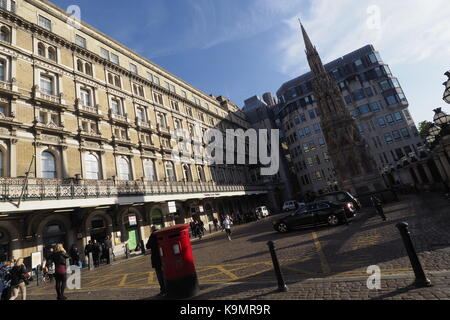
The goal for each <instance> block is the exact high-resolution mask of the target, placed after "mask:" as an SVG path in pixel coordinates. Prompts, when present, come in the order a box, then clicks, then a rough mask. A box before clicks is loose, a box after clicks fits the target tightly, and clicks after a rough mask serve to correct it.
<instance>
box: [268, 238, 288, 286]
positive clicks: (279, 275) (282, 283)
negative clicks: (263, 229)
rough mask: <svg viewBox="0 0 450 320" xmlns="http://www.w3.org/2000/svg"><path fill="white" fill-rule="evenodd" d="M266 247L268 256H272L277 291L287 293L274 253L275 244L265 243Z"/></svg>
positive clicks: (271, 242)
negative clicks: (267, 247)
mask: <svg viewBox="0 0 450 320" xmlns="http://www.w3.org/2000/svg"><path fill="white" fill-rule="evenodd" d="M267 245H268V246H269V250H270V255H271V256H272V262H273V267H274V269H275V274H276V276H277V280H278V291H279V292H287V291H288V288H287V286H286V283H285V282H284V279H283V275H282V274H281V269H280V264H279V262H278V258H277V254H276V252H275V244H274V243H273V241H269V242H267Z"/></svg>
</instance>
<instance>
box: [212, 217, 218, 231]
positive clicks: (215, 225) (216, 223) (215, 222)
mask: <svg viewBox="0 0 450 320" xmlns="http://www.w3.org/2000/svg"><path fill="white" fill-rule="evenodd" d="M213 223H214V230H216V231H219V221H218V220H217V218H214V220H213Z"/></svg>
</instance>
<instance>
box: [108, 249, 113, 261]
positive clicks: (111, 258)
mask: <svg viewBox="0 0 450 320" xmlns="http://www.w3.org/2000/svg"><path fill="white" fill-rule="evenodd" d="M112 261H113V251H112V248H108V264H112Z"/></svg>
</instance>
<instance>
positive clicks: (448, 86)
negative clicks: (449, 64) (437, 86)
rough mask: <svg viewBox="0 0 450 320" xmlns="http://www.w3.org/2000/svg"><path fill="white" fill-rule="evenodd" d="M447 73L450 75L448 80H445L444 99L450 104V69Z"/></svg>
mask: <svg viewBox="0 0 450 320" xmlns="http://www.w3.org/2000/svg"><path fill="white" fill-rule="evenodd" d="M445 75H446V76H447V77H448V80H447V82H444V86H445V92H444V101H445V102H447V103H448V104H450V71H447V72H446V73H445Z"/></svg>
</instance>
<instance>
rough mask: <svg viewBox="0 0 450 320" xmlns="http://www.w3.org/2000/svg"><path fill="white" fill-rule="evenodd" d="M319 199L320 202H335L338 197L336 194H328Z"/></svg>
mask: <svg viewBox="0 0 450 320" xmlns="http://www.w3.org/2000/svg"><path fill="white" fill-rule="evenodd" d="M318 199H319V200H323V201H330V202H333V201H336V195H334V194H327V195H323V196H320V197H319V198H318Z"/></svg>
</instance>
